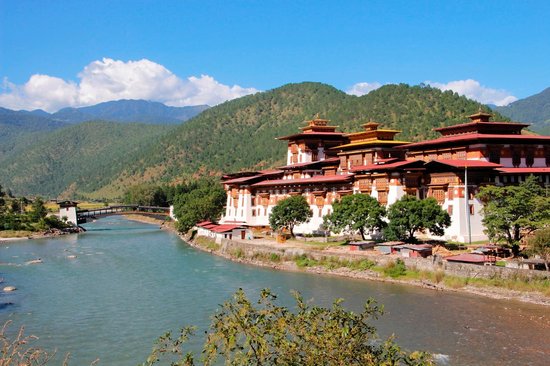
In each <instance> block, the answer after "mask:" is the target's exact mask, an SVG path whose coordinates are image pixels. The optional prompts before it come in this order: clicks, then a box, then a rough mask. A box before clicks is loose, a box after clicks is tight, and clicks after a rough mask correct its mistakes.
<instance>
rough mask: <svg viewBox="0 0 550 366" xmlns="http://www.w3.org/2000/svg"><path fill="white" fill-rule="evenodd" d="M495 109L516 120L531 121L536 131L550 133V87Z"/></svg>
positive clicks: (532, 127)
mask: <svg viewBox="0 0 550 366" xmlns="http://www.w3.org/2000/svg"><path fill="white" fill-rule="evenodd" d="M494 110H496V111H497V112H499V113H501V114H503V115H505V116H507V117H509V118H511V119H512V120H514V121H518V122H525V123H531V124H532V125H531V127H530V128H531V129H532V130H533V131H535V132H538V133H541V134H544V135H550V87H549V88H546V89H544V90H543V91H541V92H540V93H537V94H534V95H531V96H529V97H527V98H524V99H520V100H516V101H515V102H513V103H510V104H508V105H507V106H504V107H496V108H494Z"/></svg>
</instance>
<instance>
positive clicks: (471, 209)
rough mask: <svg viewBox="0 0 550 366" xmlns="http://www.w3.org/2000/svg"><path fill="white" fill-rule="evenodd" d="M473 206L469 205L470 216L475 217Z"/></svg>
mask: <svg viewBox="0 0 550 366" xmlns="http://www.w3.org/2000/svg"><path fill="white" fill-rule="evenodd" d="M475 213H476V212H475V210H474V205H470V216H473V215H475Z"/></svg>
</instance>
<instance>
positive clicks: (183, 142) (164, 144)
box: [0, 82, 506, 199]
mask: <svg viewBox="0 0 550 366" xmlns="http://www.w3.org/2000/svg"><path fill="white" fill-rule="evenodd" d="M480 108H482V109H484V110H488V108H487V107H485V106H484V105H482V104H480V103H478V102H475V101H472V100H469V99H467V98H465V97H462V96H459V95H458V94H456V93H453V92H451V91H445V92H443V91H441V90H439V89H436V88H432V87H429V86H409V85H406V84H399V85H386V86H383V87H381V88H379V89H377V90H375V91H372V92H370V93H369V94H367V95H364V96H360V97H358V96H353V95H348V94H346V93H344V92H343V91H341V90H338V89H336V88H334V87H332V86H330V85H326V84H321V83H314V82H305V83H297V84H287V85H283V86H281V87H279V88H275V89H272V90H268V91H265V92H261V93H256V94H253V95H248V96H245V97H242V98H238V99H234V100H231V101H227V102H225V103H222V104H220V105H218V106H215V107H212V108H209V109H207V110H205V111H203V112H202V113H200V114H199V115H197V116H195V117H194V118H191V119H190V120H188V121H187V122H185V123H183V124H178V125H174V126H171V128H170V129H169V130H167V131H160V132H158V134H156V135H155V136H154V139H152V140H154V141H152V142H151V141H148V140H147V139H144V140H141V139H142V136H141V133H142V132H140V131H139V129H134V130H133V131H134V132H133V138H134V139H135V141H144V142H143V143H141V142H140V144H141V145H140V148H139V149H137V150H132V151H131V153H127V152H126V151H125V150H123V149H122V150H119V149H118V148H117V149H115V150H116V151H119V153H117V154H118V155H119V156H121V157H123V158H124V160H123V161H124V163H123V164H119V163H118V162H114V163H116V164H115V165H116V169H115V168H112V169H111V168H108V169H107V168H106V167H103V168H101V170H102V171H103V174H102V175H101V176H97V181H98V182H99V183H97V184H91V183H89V184H83V183H82V181H83V180H84V179H88V180H93V177H94V175H91V176H88V177H85V176H82V174H81V175H80V176H76V175H73V176H71V177H70V179H62V180H59V181H58V182H57V183H56V184H45V183H47V182H44V177H45V176H49V177H54V176H55V172H54V171H53V170H54V169H57V170H58V171H59V172H60V174H62V172H64V171H65V172H68V171H71V172H72V171H73V170H74V169H76V168H75V167H77V166H78V165H77V164H75V163H74V161H77V160H78V159H79V156H82V157H83V158H82V159H83V160H82V161H83V162H86V164H91V165H92V166H93V165H94V164H95V160H97V159H98V158H97V157H96V158H95V160H94V159H91V158H90V153H91V152H93V151H94V150H93V149H92V150H90V149H88V148H87V147H86V146H81V148H80V150H79V149H78V148H76V147H77V146H78V144H77V143H76V142H75V141H76V140H75V139H77V138H78V136H79V135H81V134H82V133H83V132H82V131H81V130H78V126H79V125H74V126H69V127H66V128H63V129H62V130H61V132H58V133H57V135H56V136H57V138H50V139H48V140H47V142H40V149H38V150H36V149H35V150H34V151H35V153H36V154H38V153H39V152H40V150H44V151H53V153H51V154H49V157H48V159H49V160H48V164H45V163H44V164H42V167H43V168H42V170H41V169H39V168H38V167H40V166H41V165H40V164H34V165H33V166H35V169H34V170H33V171H32V172H30V171H28V170H25V169H24V167H25V166H26V165H28V160H25V159H28V154H27V158H25V156H26V155H25V154H24V150H22V151H21V153H20V155H21V156H19V157H18V156H15V157H13V158H12V159H11V160H10V164H9V167H10V169H7V168H6V161H5V159H4V161H2V159H0V177H2V178H3V181H2V182H0V184H2V185H4V186H7V187H10V188H12V191H14V192H19V191H20V192H25V193H26V192H31V193H35V194H38V193H39V194H42V195H46V196H58V195H60V194H61V193H63V192H65V193H66V194H67V195H70V194H69V193H71V194H74V195H75V196H79V197H85V198H94V199H102V198H116V197H120V196H121V195H122V194H123V193H124V191H125V190H126V189H127V188H128V187H129V186H130V185H134V184H136V183H142V182H153V183H164V184H172V183H177V182H182V181H184V180H186V179H190V178H193V177H198V176H201V175H216V176H217V175H220V174H221V173H223V172H234V171H239V170H243V169H264V168H271V167H277V166H279V165H284V162H285V161H284V160H285V152H286V149H287V146H286V144H285V143H284V142H281V141H277V140H276V138H277V137H280V136H285V135H289V134H292V133H295V132H297V131H299V128H300V127H302V126H303V125H304V121H305V120H308V119H311V118H313V117H314V116H315V115H317V114H319V115H320V116H321V117H322V118H327V119H330V120H332V121H333V123H334V124H336V125H339V126H340V127H339V130H340V131H343V132H353V131H359V130H360V129H361V127H360V126H361V124H363V123H365V122H367V121H369V120H374V121H376V122H379V123H381V125H382V126H383V127H384V128H392V129H398V130H402V131H403V132H402V133H401V134H400V135H399V137H398V138H399V139H401V140H411V141H420V140H425V139H429V138H433V137H436V136H437V133H436V132H434V131H433V128H436V127H443V126H448V125H452V124H457V123H462V122H465V121H466V120H467V116H468V115H470V114H473V113H475V112H477V111H478V110H479V109H480ZM495 119H497V120H506V118H504V117H502V116H501V115H499V114H498V113H496V117H495ZM119 125H121V126H123V124H119ZM71 127H74V128H76V129H73V130H71V131H72V133H71V134H66V135H63V134H62V132H63V131H65V130H67V129H68V128H71ZM116 128H117V129H119V128H120V127H116ZM102 131H105V128H103V129H102ZM152 131H155V130H154V127H153V129H152V130H149V131H148V133H152ZM61 136H64V137H61ZM95 136H96V138H97V139H98V141H95V140H89V141H88V142H87V143H88V144H97V146H98V150H97V151H96V152H95V153H96V154H97V155H98V156H102V157H104V156H109V154H108V152H109V149H114V148H116V147H117V146H118V144H120V143H117V142H113V144H114V145H113V146H108V145H107V144H105V143H103V141H102V140H101V139H110V137H109V135H108V134H106V133H103V134H99V133H98V134H95ZM62 138H65V139H68V141H73V142H72V145H73V146H75V147H74V149H73V152H72V153H71V161H70V162H65V161H64V160H63V155H62V153H61V152H59V150H57V145H62V144H63V143H64V142H63V141H61V140H60V139H62ZM41 141H43V140H41ZM43 144H44V145H43ZM103 159H107V158H103ZM109 159H110V158H109ZM107 160H108V159H107ZM114 163H113V164H114ZM82 168H83V169H82V170H83V171H84V172H86V174H89V170H87V169H85V168H86V167H82ZM51 179H53V178H51ZM56 179H57V178H56ZM71 179H72V182H73V183H74V182H76V187H73V188H72V189H69V187H71ZM37 182H42V184H39V183H37ZM78 182H80V183H78ZM67 192H69V193H67Z"/></svg>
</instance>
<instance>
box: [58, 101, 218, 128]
mask: <svg viewBox="0 0 550 366" xmlns="http://www.w3.org/2000/svg"><path fill="white" fill-rule="evenodd" d="M208 108H209V107H208V106H207V105H198V106H189V107H169V106H166V105H164V104H162V103H159V102H150V101H146V100H126V99H122V100H116V101H110V102H105V103H99V104H96V105H93V106H89V107H80V108H63V109H61V110H60V111H58V112H56V113H54V114H52V115H51V117H52V118H53V119H54V120H57V121H63V122H68V123H80V122H84V121H93V120H103V121H112V122H139V123H148V124H178V123H181V122H184V121H187V120H188V119H190V118H192V117H194V116H196V115H197V114H199V113H201V112H202V111H204V110H206V109H208Z"/></svg>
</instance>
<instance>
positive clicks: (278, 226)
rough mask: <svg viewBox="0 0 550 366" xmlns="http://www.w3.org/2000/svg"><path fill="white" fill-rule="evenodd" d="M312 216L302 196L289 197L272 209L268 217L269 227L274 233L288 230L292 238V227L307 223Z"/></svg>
mask: <svg viewBox="0 0 550 366" xmlns="http://www.w3.org/2000/svg"><path fill="white" fill-rule="evenodd" d="M312 216H313V212H312V211H311V209H310V208H309V204H308V203H307V201H306V199H305V198H304V196H290V197H288V198H285V199H283V200H281V201H279V202H277V204H276V205H275V207H273V210H272V211H271V215H269V225H271V228H272V229H273V230H275V231H279V230H282V229H288V231H290V235H291V236H292V237H294V226H296V225H298V224H301V223H304V222H308V221H309V219H310V218H311V217H312Z"/></svg>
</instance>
